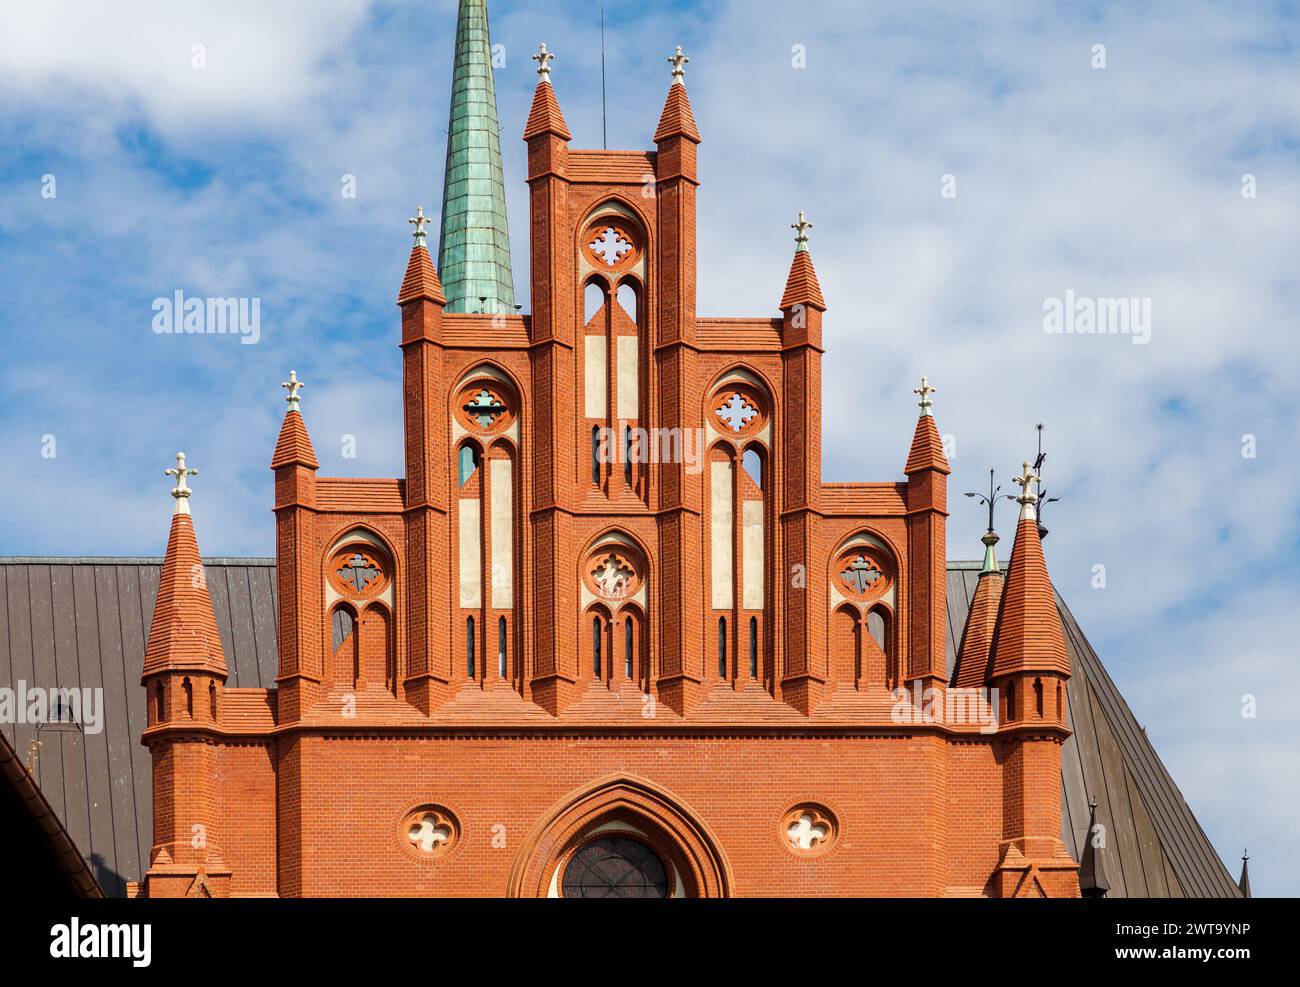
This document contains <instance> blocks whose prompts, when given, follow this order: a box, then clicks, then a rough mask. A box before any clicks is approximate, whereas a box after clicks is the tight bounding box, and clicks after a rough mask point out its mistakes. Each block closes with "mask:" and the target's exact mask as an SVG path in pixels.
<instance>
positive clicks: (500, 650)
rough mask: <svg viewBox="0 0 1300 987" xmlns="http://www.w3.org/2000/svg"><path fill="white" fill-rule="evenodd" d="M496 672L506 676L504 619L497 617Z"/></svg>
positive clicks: (503, 676)
mask: <svg viewBox="0 0 1300 987" xmlns="http://www.w3.org/2000/svg"><path fill="white" fill-rule="evenodd" d="M497 674H498V675H500V676H501V677H502V678H505V677H506V619H505V617H499V618H498V619H497Z"/></svg>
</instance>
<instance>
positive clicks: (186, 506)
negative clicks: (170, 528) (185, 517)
mask: <svg viewBox="0 0 1300 987" xmlns="http://www.w3.org/2000/svg"><path fill="white" fill-rule="evenodd" d="M163 475H164V476H174V477H176V486H174V487H173V488H172V496H173V497H175V498H176V510H175V512H174V513H176V514H188V513H189V512H190V494H191V493H193V492H194V491H192V490H191V489H190V486H189V484H188V483H187V482H186V480H187V479H188V478H189V477H191V476H198V475H199V471H198V470H196V469H190V467H188V466H186V465H185V453H183V452H178V453H177V454H176V465H175V466H174V467H172V468H171V469H167V470H163Z"/></svg>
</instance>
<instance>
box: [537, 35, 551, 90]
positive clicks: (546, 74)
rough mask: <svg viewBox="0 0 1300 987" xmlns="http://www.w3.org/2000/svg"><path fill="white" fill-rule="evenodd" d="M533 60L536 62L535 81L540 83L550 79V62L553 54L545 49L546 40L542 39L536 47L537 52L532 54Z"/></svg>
mask: <svg viewBox="0 0 1300 987" xmlns="http://www.w3.org/2000/svg"><path fill="white" fill-rule="evenodd" d="M533 61H534V62H536V63H537V82H538V84H539V85H540V84H541V83H543V82H550V81H551V62H553V61H555V54H554V53H553V52H549V51H547V50H546V42H545V41H543V42H542V43H541V44H540V45H539V46H538V48H537V54H536V55H534V56H533Z"/></svg>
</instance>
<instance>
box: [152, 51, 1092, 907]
mask: <svg viewBox="0 0 1300 987" xmlns="http://www.w3.org/2000/svg"><path fill="white" fill-rule="evenodd" d="M543 68H545V63H544V62H543ZM524 139H525V141H526V142H527V146H528V176H527V178H528V184H529V187H530V216H529V235H530V251H529V258H530V265H531V270H530V272H529V275H530V284H531V301H532V311H531V315H518V314H507V315H501V314H477V313H452V312H448V311H446V307H447V305H446V299H445V298H444V295H443V290H442V286H441V285H440V283H439V278H438V273H437V272H436V271H435V269H434V262H433V259H432V257H431V256H430V253H429V251H428V249H427V247H426V246H425V245H424V231H423V220H422V219H421V220H420V222H419V223H417V226H416V246H415V247H414V249H413V250H412V253H411V257H410V262H409V265H408V267H407V270H406V275H405V278H404V279H403V281H402V283H401V289H400V292H399V295H398V305H399V306H400V310H401V337H400V338H401V349H402V360H403V384H402V386H403V393H404V398H405V451H406V467H405V473H406V475H405V478H404V479H387V480H384V479H341V478H334V477H325V476H319V475H318V463H317V460H316V457H315V454H314V453H313V450H312V445H311V442H310V440H309V438H308V429H307V426H306V420H305V419H306V417H309V412H310V407H309V406H308V409H307V410H308V415H307V416H304V415H303V413H302V412H300V411H299V410H298V406H299V400H298V395H297V390H298V388H297V385H296V384H294V385H293V386H292V387H291V388H290V410H289V411H288V413H287V414H286V416H285V419H284V423H283V427H282V429H281V432H280V435H279V439H278V442H277V444H276V446H275V452H274V456H273V459H272V462H271V467H272V469H273V471H274V477H275V516H276V529H277V538H276V558H277V566H278V576H277V578H278V630H279V634H278V641H279V676H278V679H277V682H276V687H275V688H274V689H269V690H268V689H245V688H240V689H235V688H226V687H225V680H226V662H225V657H224V656H223V654H222V647H221V641H220V638H219V636H218V634H217V632H216V627H215V622H214V620H213V615H212V605H211V602H210V600H209V598H208V593H207V589H206V587H205V585H204V581H203V579H202V568H201V565H200V559H199V551H198V544H197V540H196V538H195V532H194V525H193V521H192V519H191V516H190V514H189V512H188V493H189V491H188V489H184V488H185V483H184V474H182V475H181V477H180V480H179V482H178V491H180V493H179V496H178V497H177V506H178V510H177V513H176V514H175V515H174V517H173V524H172V530H171V537H170V540H169V542H168V546H167V554H166V560H165V563H164V570H163V576H162V585H161V587H160V592H159V595H158V602H157V608H156V611H155V614H154V618H153V628H152V633H151V635H150V637H149V642H148V649H147V654H146V657H145V663H144V674H143V685H144V687H145V688H146V689H147V690H148V694H149V726H148V728H147V730H146V731H145V733H144V736H143V742H144V743H145V744H146V745H147V746H148V747H149V750H150V752H151V755H152V759H153V803H154V835H153V850H152V852H151V854H150V864H149V869H148V871H147V873H146V874H145V875H144V876H143V880H142V882H141V884H140V886H139V888H138V892H137V893H139V894H141V895H147V896H149V897H168V896H183V895H213V896H224V895H231V896H244V895H263V896H264V895H281V896H323V895H365V896H371V895H430V896H456V895H480V896H499V895H518V896H547V895H550V896H570V895H584V894H599V893H615V894H652V895H668V896H760V895H794V896H801V895H816V896H836V895H869V896H882V895H910V896H943V895H988V896H1012V895H1046V896H1071V895H1077V894H1078V893H1079V884H1078V878H1077V870H1078V865H1077V864H1076V862H1075V861H1074V860H1073V859H1072V858H1071V857H1070V855H1069V853H1068V852H1067V851H1066V849H1065V847H1064V845H1063V844H1062V841H1061V838H1060V834H1061V787H1060V786H1061V769H1060V752H1061V744H1062V742H1063V741H1064V739H1065V738H1066V736H1067V735H1068V732H1067V727H1066V723H1065V712H1064V702H1063V698H1062V684H1063V681H1064V679H1065V678H1066V677H1067V676H1068V675H1069V665H1068V661H1067V659H1066V651H1065V646H1064V643H1063V640H1062V634H1061V626H1060V621H1059V618H1058V615H1057V612H1056V609H1055V606H1054V604H1053V596H1052V590H1051V586H1050V584H1049V582H1048V578H1047V571H1046V567H1045V565H1044V562H1043V553H1042V547H1041V544H1040V539H1039V534H1038V530H1037V527H1036V525H1035V521H1034V502H1033V499H1034V498H1033V481H1032V478H1029V479H1026V482H1025V485H1024V493H1023V495H1022V498H1021V499H1022V511H1021V520H1020V523H1019V525H1018V527H1017V531H1016V535H1015V545H1014V550H1013V553H1012V557H1011V562H1010V565H1009V567H1008V569H1007V573H1006V575H1005V577H1004V575H1003V574H1002V572H1000V571H998V568H997V566H996V563H994V564H993V565H992V566H991V567H989V569H988V571H987V572H986V574H985V575H984V576H983V577H981V579H980V583H979V591H978V594H977V596H976V599H975V602H974V605H973V606H972V612H971V617H970V620H969V622H968V625H967V628H966V633H965V636H964V639H963V641H962V645H961V649H960V659H959V665H958V669H957V671H956V674H955V676H950V675H949V674H948V672H947V670H946V668H945V644H944V634H945V631H946V623H945V619H944V613H945V565H946V553H945V526H946V520H947V490H946V487H947V477H948V473H949V468H948V464H947V461H946V459H945V457H944V452H943V447H942V443H941V441H940V436H939V432H938V430H937V428H936V426H935V420H934V417H933V416H932V414H931V413H930V400H929V393H930V391H929V388H928V386H926V385H924V384H923V387H922V388H921V389H919V390H920V392H921V405H922V407H921V412H922V413H921V415H920V416H919V418H918V421H917V427H916V431H915V434H914V435H913V436H912V439H911V446H910V451H907V452H906V455H905V456H904V449H903V441H901V440H902V438H903V437H900V443H899V453H900V457H899V458H900V463H901V464H902V474H901V475H902V477H903V479H901V480H900V479H891V480H888V481H885V482H873V483H823V482H822V480H821V475H822V470H821V414H822V401H821V374H822V360H823V355H824V354H823V349H822V319H823V315H824V313H825V311H826V303H825V302H824V300H823V297H822V293H821V290H820V287H819V285H818V280H817V276H816V273H815V271H814V268H813V262H812V256H811V254H810V253H809V252H808V250H807V233H806V226H804V224H803V223H802V220H801V222H800V224H799V234H798V238H797V241H796V250H795V252H794V256H793V260H792V263H791V267H790V274H789V278H788V281H787V283H786V285H785V289H784V292H783V293H781V294H779V295H778V293H777V291H776V290H775V288H774V290H773V292H772V297H771V301H772V302H774V303H777V310H779V314H777V315H774V316H773V317H770V318H757V319H756V318H712V317H710V318H704V317H700V316H698V315H697V314H696V281H697V270H696V236H695V232H696V196H697V191H698V181H697V177H696V155H697V150H698V146H699V144H700V140H701V138H700V134H699V132H698V130H697V127H696V123H695V120H694V117H693V115H692V112H691V107H690V103H689V100H688V98H687V92H686V87H685V85H684V84H683V83H682V81H681V79H680V78H675V79H674V82H673V84H672V85H671V87H670V89H669V92H668V97H667V100H666V104H665V106H664V110H663V114H662V117H661V119H660V120H659V123H658V127H657V129H656V130H655V132H654V138H653V142H654V145H655V149H654V150H653V151H637V152H628V151H592V150H578V149H574V148H571V147H570V140H571V137H570V133H569V131H568V128H567V126H566V124H565V121H564V117H563V115H562V113H561V109H560V105H559V102H558V100H557V97H556V94H555V92H554V90H553V88H552V85H551V83H550V82H549V80H548V79H547V78H546V76H545V75H544V76H543V79H542V81H541V82H540V83H539V85H538V87H537V89H536V93H535V96H534V101H533V105H532V110H531V113H530V115H529V118H528V123H527V127H526V129H525V132H524ZM778 299H779V301H778ZM304 400H305V399H304ZM1027 476H1028V474H1027ZM990 557H991V546H990ZM900 689H902V690H906V691H907V694H908V695H909V696H916V697H920V698H919V701H918V702H917V703H916V705H915V706H914V705H913V704H912V702H911V700H910V699H909V701H908V702H901V701H900V695H901V693H900V692H899V691H898V690H900ZM986 689H991V690H992V691H988V692H985V690H986ZM948 693H951V694H952V695H954V696H957V695H959V696H960V697H961V703H956V704H954V703H952V702H947V701H945V695H946V694H948ZM972 695H974V696H976V697H977V698H976V699H975V700H973V702H972V703H971V705H970V708H969V709H967V712H968V713H969V712H971V711H972V710H974V711H975V712H977V713H983V714H989V713H994V714H995V716H994V721H993V722H992V723H991V724H990V723H989V722H988V716H987V715H985V716H980V715H968V716H961V715H954V712H953V710H954V709H957V711H958V713H960V711H961V708H962V707H963V704H967V703H968V700H969V697H970V696H972ZM985 696H987V697H988V700H989V701H991V702H992V705H993V708H992V709H990V708H988V706H987V705H983V706H981V705H980V704H982V703H985V702H986V700H985V699H984V697H985ZM927 713H928V714H929V715H926V714H927Z"/></svg>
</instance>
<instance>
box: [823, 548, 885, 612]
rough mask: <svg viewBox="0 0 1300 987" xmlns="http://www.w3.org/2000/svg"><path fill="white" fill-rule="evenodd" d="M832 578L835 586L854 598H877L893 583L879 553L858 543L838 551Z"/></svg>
mask: <svg viewBox="0 0 1300 987" xmlns="http://www.w3.org/2000/svg"><path fill="white" fill-rule="evenodd" d="M832 578H833V579H834V581H835V586H836V588H838V589H839V591H840V592H841V593H843V594H844V595H845V596H847V597H849V598H851V599H854V600H874V599H877V598H879V597H881V596H883V595H884V594H885V593H886V592H887V591H888V589H889V587H890V586H891V585H892V584H893V579H892V576H891V574H890V567H889V565H888V564H887V563H886V562H885V560H884V558H883V557H882V556H881V553H879V552H877V551H875V550H873V549H871V548H867V547H865V546H860V545H859V546H855V547H853V548H850V549H847V550H845V551H843V552H841V553H840V557H839V560H838V561H837V562H836V564H835V571H834V573H833V574H832Z"/></svg>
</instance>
